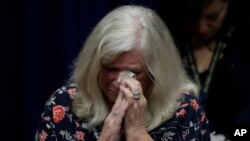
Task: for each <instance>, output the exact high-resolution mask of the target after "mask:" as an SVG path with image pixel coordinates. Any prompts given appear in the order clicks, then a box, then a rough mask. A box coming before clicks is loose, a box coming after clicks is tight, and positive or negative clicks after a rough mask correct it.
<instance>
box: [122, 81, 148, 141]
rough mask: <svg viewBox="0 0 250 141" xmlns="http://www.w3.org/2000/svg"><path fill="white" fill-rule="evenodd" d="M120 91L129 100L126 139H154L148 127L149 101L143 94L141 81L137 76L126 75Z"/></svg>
mask: <svg viewBox="0 0 250 141" xmlns="http://www.w3.org/2000/svg"><path fill="white" fill-rule="evenodd" d="M120 91H121V92H122V93H123V94H124V96H125V98H126V100H127V105H126V107H127V110H126V113H125V116H124V132H125V135H126V139H127V140H147V139H149V140H152V139H151V137H150V136H149V134H148V132H147V129H146V113H147V101H146V98H145V97H144V95H143V90H142V87H141V83H140V82H139V81H137V80H136V79H135V78H131V77H127V76H124V77H123V79H122V83H121V85H120ZM138 95H139V96H138ZM138 97H139V98H138ZM145 137H147V138H145Z"/></svg>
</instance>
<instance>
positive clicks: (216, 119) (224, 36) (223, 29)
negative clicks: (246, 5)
mask: <svg viewBox="0 0 250 141" xmlns="http://www.w3.org/2000/svg"><path fill="white" fill-rule="evenodd" d="M233 2H234V1H232V0H181V1H178V0H177V1H169V2H168V3H165V4H161V5H162V6H163V7H162V8H160V10H159V13H160V14H161V16H162V17H163V18H164V20H165V22H166V24H167V25H168V26H169V29H170V31H171V33H172V35H173V37H174V40H175V43H176V44H177V47H178V49H179V51H180V52H181V56H182V58H183V60H184V61H183V63H184V65H185V68H186V70H187V72H188V74H189V76H190V77H191V78H192V80H193V81H194V82H195V83H196V84H197V85H198V86H199V88H200V92H199V100H200V102H201V108H202V109H203V110H204V111H205V112H206V114H207V116H208V119H209V121H210V122H209V125H210V130H211V132H213V133H214V134H222V136H223V137H222V138H224V139H225V140H226V139H230V138H231V137H230V136H233V133H232V132H233V131H234V130H235V129H236V127H237V124H236V121H237V118H238V115H239V114H240V112H241V111H242V109H244V108H245V107H246V101H247V100H246V99H248V101H249V96H247V95H249V90H247V85H249V84H247V83H249V82H247V81H246V79H245V78H249V74H248V72H246V71H245V70H246V69H245V68H247V67H246V64H244V62H246V61H245V60H244V59H245V58H244V57H242V55H243V54H245V53H244V50H245V49H244V47H246V46H248V47H249V44H248V45H247V44H244V45H243V44H242V43H243V42H242V41H244V40H247V39H246V38H244V39H243V38H240V37H243V36H242V34H241V33H242V32H241V31H242V30H241V31H240V30H239V24H238V23H236V22H237V21H238V20H236V19H238V18H239V17H238V16H237V13H239V12H238V11H237V10H238V9H237V6H238V5H236V4H235V3H233ZM243 56H244V55H243ZM248 65H249V63H248ZM247 91H248V92H247ZM247 93H248V94H247ZM243 99H244V101H243ZM243 103H244V104H243ZM244 116H247V115H246V114H245V115H244ZM247 117H249V114H248V116H247ZM248 121H249V119H248ZM224 139H222V140H224Z"/></svg>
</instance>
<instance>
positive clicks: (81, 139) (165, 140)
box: [35, 85, 210, 141]
mask: <svg viewBox="0 0 250 141" xmlns="http://www.w3.org/2000/svg"><path fill="white" fill-rule="evenodd" d="M75 94H77V92H76V88H75V87H74V86H71V85H65V86H62V87H61V88H59V89H58V90H56V91H55V92H54V93H53V94H52V96H51V97H50V99H49V100H48V101H47V103H46V104H45V108H44V111H43V113H42V115H41V123H40V125H39V127H38V129H37V132H36V135H35V141H95V140H97V139H98V137H99V136H100V132H101V126H97V127H95V128H93V129H92V130H87V129H86V123H85V122H84V121H83V120H80V119H78V118H77V117H76V116H75V115H74V113H73V112H72V110H71V108H72V99H71V96H70V95H75ZM149 134H150V136H151V137H152V138H153V139H154V140H155V141H172V140H173V141H199V140H201V141H208V140H210V132H209V128H208V120H207V118H206V115H205V113H204V112H203V111H202V110H201V109H200V107H199V104H198V102H197V100H196V98H195V97H194V96H192V95H189V94H184V97H183V99H182V100H181V103H180V105H179V108H178V110H177V111H176V113H175V114H174V115H173V117H172V118H171V119H169V120H168V121H166V122H165V123H163V124H162V125H160V126H159V127H158V128H156V129H154V130H152V131H150V132H149Z"/></svg>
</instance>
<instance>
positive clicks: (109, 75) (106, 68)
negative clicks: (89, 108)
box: [98, 49, 152, 106]
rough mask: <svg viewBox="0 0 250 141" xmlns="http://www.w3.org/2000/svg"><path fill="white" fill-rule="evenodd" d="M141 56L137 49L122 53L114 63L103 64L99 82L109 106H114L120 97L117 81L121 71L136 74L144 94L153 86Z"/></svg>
mask: <svg viewBox="0 0 250 141" xmlns="http://www.w3.org/2000/svg"><path fill="white" fill-rule="evenodd" d="M141 56H142V54H141V52H140V50H138V49H136V50H132V51H129V52H124V53H122V54H121V56H119V57H118V58H117V59H116V60H115V61H114V62H112V63H109V64H102V67H101V71H100V73H99V77H98V78H99V80H98V81H99V86H100V89H101V91H102V93H103V95H104V98H105V99H106V100H107V103H108V104H109V106H112V105H113V104H114V102H115V100H116V97H117V95H118V92H119V86H118V85H117V82H116V80H117V78H118V76H119V74H120V72H121V71H124V70H130V71H132V72H133V73H135V74H136V77H135V78H136V79H137V80H138V81H139V82H140V83H141V86H142V90H143V93H145V92H146V91H147V90H148V88H149V87H150V85H151V84H152V81H151V80H150V78H149V76H148V73H147V72H146V69H145V67H144V62H143V60H142V58H141Z"/></svg>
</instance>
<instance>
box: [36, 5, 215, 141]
mask: <svg viewBox="0 0 250 141" xmlns="http://www.w3.org/2000/svg"><path fill="white" fill-rule="evenodd" d="M196 95H197V88H196V85H195V84H193V83H192V82H191V81H190V80H189V78H188V77H187V75H186V74H185V71H184V68H183V66H182V63H181V59H180V57H179V54H178V52H177V50H176V47H175V45H174V43H173V40H172V37H171V35H170V33H169V31H168V29H167V27H166V26H165V25H164V23H163V21H162V20H161V19H160V18H159V17H158V16H157V15H156V13H155V12H154V11H152V10H150V9H148V8H144V7H140V6H122V7H119V8H117V9H115V10H113V11H112V12H110V13H109V14H108V15H107V16H105V17H104V18H103V19H102V20H101V21H100V23H99V24H98V25H97V26H96V27H95V28H94V30H93V32H92V33H91V34H90V36H89V37H88V39H87V40H86V42H85V45H84V47H83V49H82V50H81V52H80V53H79V56H78V58H77V59H76V61H75V68H74V71H73V74H72V77H71V80H70V83H69V84H68V85H65V86H63V87H61V88H60V89H58V90H57V91H56V92H55V93H54V94H53V95H52V96H51V97H50V99H49V100H48V102H47V103H46V105H45V109H44V112H43V113H42V116H41V117H42V119H41V125H40V126H39V128H38V130H37V133H36V137H35V138H36V140H85V141H93V140H99V141H119V140H128V141H130V140H131V141H132V140H133V141H135V140H136V141H140V140H143V141H149V140H150V141H152V140H164V141H165V140H209V134H210V132H209V129H208V120H207V118H206V116H205V113H204V112H203V111H202V110H201V109H200V108H199V104H198V100H197V99H196Z"/></svg>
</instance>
